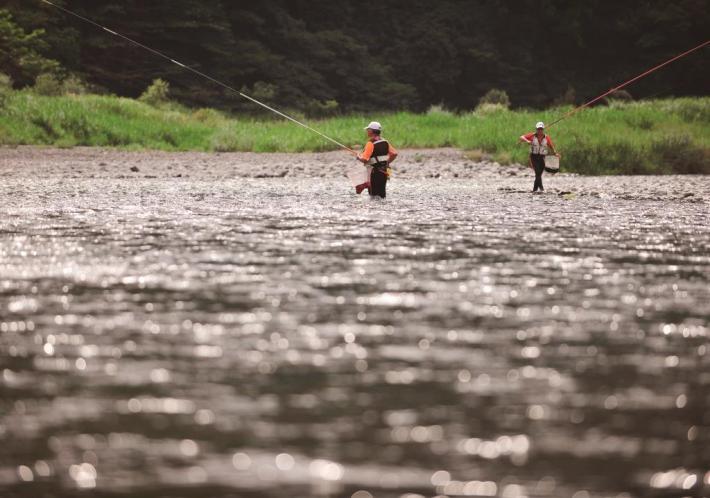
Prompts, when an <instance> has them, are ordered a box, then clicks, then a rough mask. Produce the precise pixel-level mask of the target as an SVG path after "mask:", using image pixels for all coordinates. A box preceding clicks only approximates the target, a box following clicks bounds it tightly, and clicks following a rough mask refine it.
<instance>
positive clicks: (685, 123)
mask: <svg viewBox="0 0 710 498" xmlns="http://www.w3.org/2000/svg"><path fill="white" fill-rule="evenodd" d="M567 110H569V108H564V107H563V108H555V109H548V110H545V111H532V110H518V111H508V110H505V109H502V108H495V107H493V108H488V109H484V110H481V111H479V112H471V113H467V114H453V113H450V112H447V111H445V110H441V109H439V110H433V111H432V112H429V113H426V114H412V113H406V112H403V113H394V114H377V113H373V114H372V115H368V116H359V115H349V116H342V117H337V118H329V119H324V120H313V121H309V124H310V125H311V126H313V127H315V128H317V129H319V130H321V131H322V132H324V133H325V134H327V135H329V136H332V137H334V138H336V139H337V140H339V141H341V142H343V143H345V144H348V145H356V144H361V143H362V142H363V140H364V136H363V135H364V132H363V130H362V128H363V125H364V124H365V123H367V122H369V121H371V120H373V119H377V120H379V121H381V122H382V123H383V124H384V126H385V131H386V136H387V137H388V138H389V139H390V140H391V141H392V142H393V144H395V145H396V146H397V147H400V148H401V147H411V148H426V147H457V148H461V149H466V150H470V151H474V152H472V156H477V157H486V156H490V157H491V158H492V159H494V160H498V161H499V162H520V163H525V162H526V161H527V148H526V147H525V146H524V145H519V144H517V138H518V137H519V136H520V135H521V134H522V133H525V132H528V131H531V130H532V127H533V125H534V123H535V122H536V121H539V120H545V121H552V120H554V118H556V117H557V116H559V115H561V114H562V113H564V112H565V111H567ZM549 131H550V134H551V135H552V137H553V139H554V141H555V143H556V144H557V146H558V149H559V150H560V151H561V152H562V153H563V156H564V161H563V164H564V167H565V169H566V170H567V171H576V172H579V173H582V174H620V173H628V174H659V173H706V174H710V98H681V99H667V100H656V101H644V102H630V103H613V104H611V105H610V106H607V107H597V108H594V109H590V110H586V111H584V112H581V113H579V114H577V115H575V116H574V117H572V118H570V119H568V120H565V121H563V122H562V123H560V124H559V125H557V126H555V127H554V128H553V129H551V130H549ZM0 144H6V145H14V144H18V145H19V144H27V145H52V146H58V147H72V146H78V145H82V146H108V147H122V148H129V149H159V150H174V151H186V150H197V151H213V152H227V151H254V152H306V151H326V150H333V149H335V148H336V147H335V146H334V145H333V144H331V143H329V142H327V141H325V140H323V139H322V138H320V137H318V136H317V135H314V134H312V133H310V132H308V131H307V130H304V129H302V128H300V127H298V126H295V125H294V124H292V123H290V122H287V121H283V120H277V119H273V118H271V117H270V116H265V117H262V118H254V117H229V116H225V115H224V114H222V113H220V112H218V111H215V110H211V109H199V110H191V109H186V108H183V107H181V106H177V105H166V106H163V107H160V108H155V107H151V106H150V105H147V104H144V103H141V102H138V101H136V100H131V99H125V98H119V97H112V96H97V95H81V96H63V97H42V96H37V95H34V94H32V93H30V92H24V91H23V92H11V94H10V96H9V97H8V98H7V99H6V100H5V102H4V105H3V106H2V107H1V108H0Z"/></svg>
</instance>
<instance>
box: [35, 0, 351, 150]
mask: <svg viewBox="0 0 710 498" xmlns="http://www.w3.org/2000/svg"><path fill="white" fill-rule="evenodd" d="M41 1H42V2H44V3H46V4H47V5H51V6H52V7H54V8H55V9H59V10H61V11H62V12H64V13H66V14H69V15H71V16H74V17H76V18H77V19H81V20H82V21H84V22H87V23H89V24H92V25H94V26H96V27H97V28H100V29H103V30H104V31H106V32H107V33H110V34H112V35H113V36H117V37H119V38H123V39H124V40H126V41H128V42H130V43H132V44H134V45H136V46H138V47H140V48H142V49H144V50H147V51H148V52H151V53H152V54H154V55H157V56H158V57H162V58H163V59H165V60H167V61H170V62H172V63H173V64H176V65H178V66H180V67H181V68H183V69H185V70H187V71H190V72H192V73H195V74H196V75H198V76H201V77H202V78H205V79H207V80H210V81H211V82H213V83H216V84H217V85H219V86H221V87H223V88H226V89H227V90H229V91H230V92H233V93H236V94H237V95H239V96H240V97H243V98H245V99H247V100H249V101H251V102H253V103H255V104H257V105H260V106H261V107H263V108H264V109H267V110H269V111H271V112H273V113H274V114H277V115H278V116H281V117H282V118H285V119H288V120H289V121H291V122H293V123H295V124H297V125H298V126H301V127H303V128H305V129H306V130H308V131H311V132H313V133H315V134H316V135H319V136H321V137H322V138H324V139H326V140H328V141H329V142H332V143H334V144H335V145H337V146H338V147H340V148H341V149H344V150H346V151H348V152H350V153H351V154H354V155H356V156H357V152H355V151H354V150H353V149H351V148H350V147H348V146H347V145H344V144H342V143H340V142H338V141H337V140H335V139H334V138H331V137H329V136H328V135H326V134H325V133H323V132H320V131H318V130H316V129H315V128H312V127H310V126H308V125H307V124H305V123H302V122H301V121H299V120H297V119H296V118H294V117H291V116H289V115H288V114H286V113H283V112H281V111H279V110H278V109H274V108H273V107H271V106H269V105H267V104H265V103H263V102H260V101H259V100H257V99H255V98H254V97H251V96H249V95H247V94H246V93H243V92H240V91H239V90H237V89H236V88H234V87H232V86H229V85H228V84H226V83H224V82H222V81H219V80H218V79H216V78H213V77H212V76H210V75H209V74H205V73H203V72H202V71H198V70H197V69H195V68H192V67H190V66H187V65H185V64H183V63H182V62H180V61H177V60H175V59H173V58H172V57H170V56H168V55H165V54H164V53H162V52H159V51H157V50H155V49H154V48H151V47H148V46H147V45H143V44H142V43H140V42H137V41H136V40H133V39H131V38H129V37H127V36H126V35H123V34H121V33H118V32H117V31H114V30H112V29H109V28H107V27H106V26H103V25H101V24H99V23H97V22H96V21H93V20H91V19H88V18H86V17H84V16H82V15H79V14H77V13H76V12H73V11H71V10H69V9H66V8H64V7H62V6H60V5H57V4H54V3H52V2H50V1H49V0H41Z"/></svg>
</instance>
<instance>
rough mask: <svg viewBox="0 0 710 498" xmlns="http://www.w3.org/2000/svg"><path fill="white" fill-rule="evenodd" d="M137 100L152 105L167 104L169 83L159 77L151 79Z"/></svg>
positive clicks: (168, 100)
mask: <svg viewBox="0 0 710 498" xmlns="http://www.w3.org/2000/svg"><path fill="white" fill-rule="evenodd" d="M138 100H140V101H141V102H143V103H144V104H148V105H150V106H153V107H157V106H160V105H163V104H167V103H168V102H170V84H169V83H168V82H167V81H165V80H162V79H160V78H158V79H156V80H153V83H151V85H150V86H149V87H148V88H146V90H145V92H143V95H141V96H140V98H139V99H138Z"/></svg>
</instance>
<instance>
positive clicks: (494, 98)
mask: <svg viewBox="0 0 710 498" xmlns="http://www.w3.org/2000/svg"><path fill="white" fill-rule="evenodd" d="M485 104H498V105H501V106H503V107H505V108H506V109H508V108H509V107H510V97H508V94H507V93H506V91H505V90H499V89H497V88H493V89H491V90H488V92H487V93H486V94H485V95H484V96H483V97H481V98H480V99H479V100H478V105H479V107H480V106H482V105H485Z"/></svg>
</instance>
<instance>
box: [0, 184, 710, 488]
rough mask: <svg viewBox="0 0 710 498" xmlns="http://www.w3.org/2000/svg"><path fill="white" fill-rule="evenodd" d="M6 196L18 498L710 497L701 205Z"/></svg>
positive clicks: (154, 191)
mask: <svg viewBox="0 0 710 498" xmlns="http://www.w3.org/2000/svg"><path fill="white" fill-rule="evenodd" d="M625 181H628V182H632V181H633V180H629V179H626V180H625ZM694 181H698V180H694ZM705 181H708V180H705ZM0 190H1V191H2V196H1V197H0V212H1V213H2V218H1V219H0V313H1V315H0V332H1V335H0V392H1V393H2V398H1V401H0V440H1V442H2V446H3V449H2V451H0V492H1V493H2V495H3V496H9V497H14V496H17V497H41V496H75V495H76V493H77V492H78V491H79V490H82V491H83V492H84V493H88V495H89V496H90V495H95V496H116V495H118V494H121V495H122V496H125V495H126V493H129V494H130V493H135V494H136V495H137V496H138V495H140V496H156V497H158V496H165V497H167V496H170V497H183V496H184V497H187V496H191V497H193V496H194V497H197V496H200V497H202V496H214V497H235V496H249V497H286V496H288V497H305V496H323V497H352V498H373V497H374V498H390V497H409V498H414V497H419V496H426V497H430V496H437V495H438V496H451V497H454V496H500V497H504V498H514V497H523V496H529V497H543V496H560V497H570V496H574V497H575V498H585V497H601V496H605V497H606V496H614V497H620V498H623V497H633V496H639V497H640V496H685V495H686V494H687V495H693V496H701V495H703V493H708V492H710V467H708V462H710V451H709V450H708V448H709V447H710V432H709V430H710V429H709V426H710V415H709V414H710V409H708V408H709V407H708V403H709V402H710V390H709V389H708V385H709V384H710V354H709V351H708V333H709V330H708V327H709V325H708V317H709V316H710V285H709V284H710V253H709V252H708V247H710V224H708V221H707V220H708V210H707V205H706V204H705V203H704V202H680V201H678V200H663V199H659V200H649V199H642V198H636V199H634V198H623V197H622V196H616V197H611V196H610V197H609V198H598V197H592V196H588V197H582V196H580V197H578V198H568V197H564V196H557V195H548V196H539V197H533V196H530V195H521V194H516V193H514V192H506V191H496V190H494V189H492V188H488V189H487V188H481V187H480V186H479V185H477V184H476V183H475V182H473V181H468V180H465V181H464V180H461V181H456V182H443V181H442V182H435V183H428V182H425V181H424V180H412V181H406V182H400V183H398V184H397V183H395V184H393V187H392V193H391V196H392V199H390V200H388V201H386V202H370V201H369V200H368V199H364V198H359V197H355V196H349V195H348V193H347V192H344V190H343V185H342V183H340V182H337V181H331V180H323V179H301V180H296V179H294V180H290V182H289V183H287V184H284V183H282V182H281V181H276V180H273V181H272V180H244V179H240V180H226V181H223V182H215V181H195V180H185V181H180V180H172V181H167V182H164V181H158V180H150V179H145V180H136V181H116V180H106V179H79V180H75V181H71V182H66V181H63V180H60V179H53V178H48V179H31V180H28V179H12V178H11V179H10V180H8V181H6V182H5V183H4V184H2V185H0ZM703 490H704V491H703Z"/></svg>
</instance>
